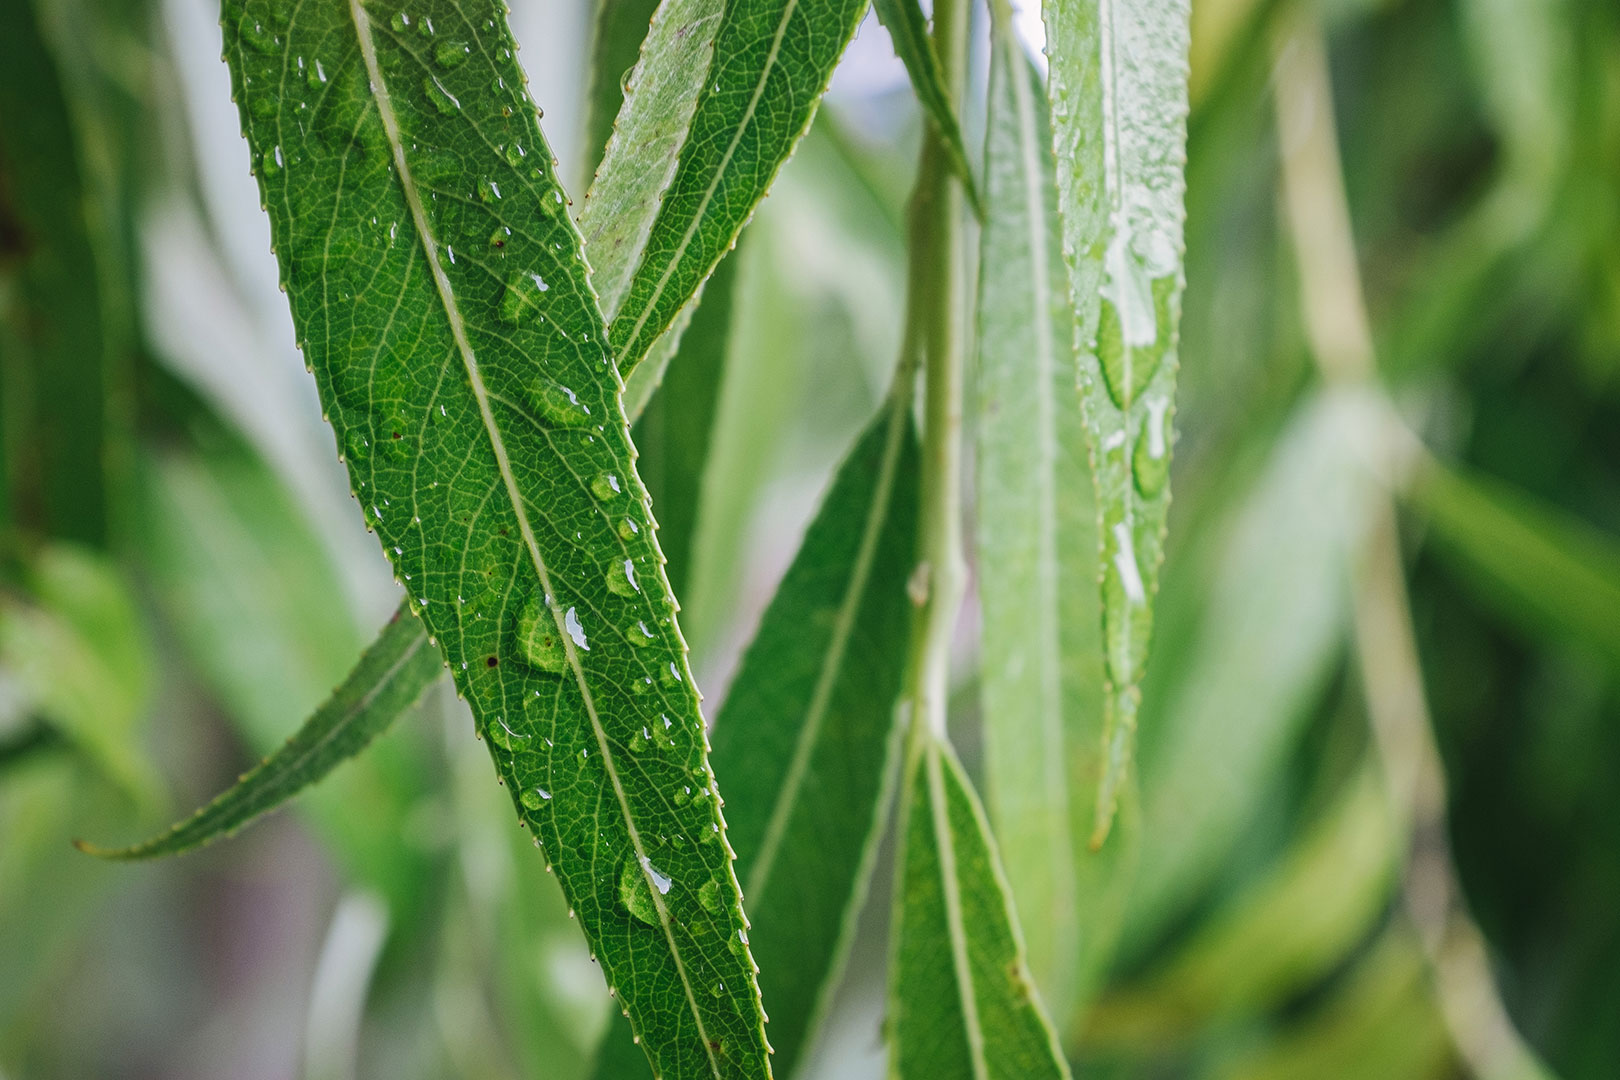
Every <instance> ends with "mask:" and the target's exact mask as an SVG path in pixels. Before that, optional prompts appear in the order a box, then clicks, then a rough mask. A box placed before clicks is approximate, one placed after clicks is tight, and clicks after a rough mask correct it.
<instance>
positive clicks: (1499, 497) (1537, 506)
mask: <svg viewBox="0 0 1620 1080" xmlns="http://www.w3.org/2000/svg"><path fill="white" fill-rule="evenodd" d="M1412 497H1413V499H1414V501H1415V502H1416V503H1417V505H1418V506H1419V507H1421V508H1422V509H1424V510H1425V511H1427V512H1428V515H1429V527H1430V532H1431V535H1432V536H1433V538H1434V540H1435V548H1436V551H1437V552H1438V553H1439V554H1441V555H1442V556H1444V557H1445V558H1446V559H1448V560H1449V561H1450V562H1451V563H1452V565H1453V567H1454V568H1455V569H1456V571H1458V572H1459V574H1460V576H1461V577H1462V579H1463V580H1464V581H1465V582H1466V583H1468V584H1470V585H1472V586H1473V587H1474V588H1475V590H1476V591H1477V592H1478V593H1479V594H1480V595H1481V596H1482V597H1483V598H1484V600H1485V601H1486V603H1488V604H1490V605H1491V606H1492V607H1494V608H1496V609H1497V610H1498V611H1500V612H1501V613H1502V614H1503V615H1505V616H1506V617H1507V618H1509V619H1511V620H1513V621H1514V622H1516V623H1518V624H1519V625H1520V626H1521V627H1523V628H1524V629H1525V630H1526V631H1527V632H1528V633H1530V634H1532V635H1535V636H1537V637H1540V636H1543V635H1546V636H1550V637H1554V638H1563V639H1565V640H1570V641H1574V642H1577V643H1579V644H1581V645H1583V646H1585V647H1586V648H1588V649H1590V650H1592V651H1593V652H1594V653H1597V654H1598V655H1600V656H1602V657H1604V658H1605V659H1606V660H1607V661H1608V662H1609V663H1610V664H1613V665H1620V625H1617V624H1616V619H1615V613H1616V612H1617V611H1620V540H1616V539H1615V537H1613V536H1612V535H1609V534H1607V533H1603V532H1600V531H1599V530H1597V529H1595V528H1593V527H1592V526H1590V525H1588V524H1586V523H1585V522H1584V521H1581V520H1580V519H1578V518H1575V517H1573V516H1572V515H1569V514H1567V513H1565V512H1563V511H1561V510H1559V509H1557V508H1556V507H1553V506H1550V505H1548V504H1546V503H1543V502H1540V501H1538V500H1537V499H1535V498H1534V497H1533V496H1531V495H1529V494H1528V493H1526V492H1523V491H1519V490H1516V489H1515V488H1513V487H1511V486H1509V485H1507V484H1504V483H1502V482H1501V481H1498V480H1493V479H1491V478H1490V477H1487V476H1483V475H1478V474H1468V473H1464V472H1461V471H1454V470H1451V469H1447V468H1445V467H1444V466H1442V465H1439V464H1437V463H1433V462H1430V463H1427V464H1426V465H1425V467H1424V469H1423V470H1422V472H1421V473H1420V474H1419V477H1418V482H1417V483H1416V484H1415V485H1414V486H1413V490H1412Z"/></svg>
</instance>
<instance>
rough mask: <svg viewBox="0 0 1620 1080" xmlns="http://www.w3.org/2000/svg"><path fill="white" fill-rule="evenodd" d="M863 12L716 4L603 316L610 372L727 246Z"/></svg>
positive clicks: (836, 0)
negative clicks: (697, 75)
mask: <svg viewBox="0 0 1620 1080" xmlns="http://www.w3.org/2000/svg"><path fill="white" fill-rule="evenodd" d="M710 2H712V0H710ZM865 11H866V3H865V0H826V2H823V3H815V4H801V3H798V2H796V0H740V2H736V3H731V4H728V5H727V6H726V11H725V17H724V18H723V20H722V21H721V23H720V28H719V31H718V33H717V34H716V36H715V39H714V50H713V55H714V57H715V61H714V64H713V65H712V67H711V68H710V70H709V72H708V81H707V84H706V85H705V86H704V88H703V93H702V95H701V96H700V97H699V98H698V102H697V109H696V111H695V112H694V113H693V115H692V123H691V128H690V130H689V132H688V134H687V136H686V142H685V145H684V146H683V147H682V148H681V152H680V160H679V163H678V164H677V165H676V168H675V174H674V177H673V178H672V179H671V180H670V182H669V185H668V187H667V189H666V190H665V191H664V194H663V199H662V201H661V202H660V203H659V205H658V216H657V218H656V219H655V220H654V221H653V222H652V227H651V231H650V232H649V233H648V234H647V237H646V244H645V246H644V248H643V249H642V252H641V254H640V261H639V263H637V265H636V268H635V275H634V277H633V278H632V279H631V280H630V284H629V287H628V290H627V292H626V293H625V299H624V302H623V303H622V304H621V305H618V309H617V310H616V311H615V313H614V314H613V315H612V329H611V338H612V342H613V351H614V355H615V357H616V359H617V360H618V363H619V366H620V368H621V369H624V370H629V369H631V368H634V367H635V365H636V363H637V362H638V361H639V360H640V359H641V357H642V356H644V355H645V354H646V352H647V350H648V349H649V348H651V346H652V343H653V341H654V340H655V339H657V337H658V336H659V335H660V334H662V333H663V332H664V331H665V330H666V329H668V327H669V326H670V324H671V323H672V322H673V321H674V320H675V317H676V313H677V312H679V311H680V310H681V308H683V307H685V305H686V302H687V300H689V299H690V298H691V296H692V294H693V293H694V292H696V291H697V288H698V286H699V285H701V284H702V282H703V280H704V279H705V278H707V277H708V276H709V274H710V272H712V271H713V270H714V267H715V264H717V263H718V262H719V261H720V259H721V258H722V257H723V256H724V255H725V253H726V252H727V251H729V250H730V249H731V246H732V245H733V244H734V243H736V240H737V234H738V232H739V231H740V230H741V229H742V227H743V225H744V224H746V223H747V221H748V218H749V217H750V216H751V215H752V214H753V212H754V207H755V205H756V204H757V203H758V202H759V200H760V199H762V198H764V196H765V192H766V190H767V189H768V188H769V187H770V183H771V181H772V180H773V179H774V178H775V176H776V172H777V170H778V169H779V168H781V166H782V163H783V162H784V161H786V160H787V158H788V156H789V155H790V154H792V152H793V147H794V145H795V144H797V142H798V141H799V137H800V136H801V135H803V134H804V132H805V130H806V129H807V128H808V127H809V126H810V120H811V118H812V117H813V116H814V115H815V110H816V105H817V103H818V102H819V101H820V99H821V94H822V92H823V91H824V90H826V88H827V82H828V80H829V79H831V78H832V72H833V68H834V66H835V65H837V63H838V59H839V57H840V56H842V55H843V51H844V46H845V45H847V44H848V43H849V39H850V38H851V37H852V36H853V35H854V33H855V27H856V25H857V24H858V23H859V22H860V20H861V16H862V15H863V14H864V13H865ZM656 31H657V25H656V20H655V25H654V33H656ZM693 36H696V35H693ZM649 44H650V39H649ZM635 78H636V76H635V75H632V76H631V81H632V83H633V82H634V80H635ZM631 100H632V103H633V101H634V98H632V99H631ZM637 152H640V151H639V149H638V151H637ZM610 157H611V151H610ZM603 168H604V170H605V169H606V168H607V165H606V163H604V165H603ZM594 257H595V256H593V258H594Z"/></svg>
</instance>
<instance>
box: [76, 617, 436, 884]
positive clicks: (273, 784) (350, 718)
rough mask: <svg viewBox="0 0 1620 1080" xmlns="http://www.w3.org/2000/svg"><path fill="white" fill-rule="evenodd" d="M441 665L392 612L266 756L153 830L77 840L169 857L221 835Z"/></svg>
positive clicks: (339, 752)
mask: <svg viewBox="0 0 1620 1080" xmlns="http://www.w3.org/2000/svg"><path fill="white" fill-rule="evenodd" d="M443 669H444V661H443V658H441V657H440V656H439V651H438V650H437V649H434V648H432V647H431V646H429V645H428V642H427V637H426V635H424V634H423V633H422V631H421V624H420V623H419V622H418V621H417V620H415V619H412V618H410V617H409V616H408V615H402V614H401V613H398V612H396V613H395V614H394V616H393V618H392V619H390V620H389V623H388V625H387V626H386V627H384V628H383V632H382V635H381V636H380V637H378V638H377V640H376V641H375V642H373V643H372V645H371V647H370V648H368V649H367V650H366V652H365V654H364V655H363V656H361V657H360V662H359V664H357V665H356V666H355V669H354V670H353V671H352V672H350V673H349V677H348V678H347V679H346V680H344V683H343V685H342V686H340V687H338V688H337V690H336V691H334V692H333V694H332V696H331V697H330V698H328V699H327V700H326V702H325V703H324V704H322V706H321V707H320V708H319V709H317V710H315V713H314V715H312V716H311V717H310V718H309V719H308V720H306V721H304V726H303V727H301V728H299V729H298V731H297V733H296V734H295V735H293V737H292V738H291V739H289V740H287V742H286V744H285V745H283V746H282V747H281V749H279V750H277V751H276V752H275V753H274V754H272V755H270V756H269V757H268V758H266V759H265V760H264V761H263V762H262V763H260V764H259V765H258V766H256V767H255V768H254V769H252V770H251V771H249V772H248V773H246V774H245V775H243V777H242V778H241V779H240V780H239V781H237V783H236V784H235V785H233V786H232V787H231V788H230V789H229V790H227V791H225V792H224V793H223V794H221V795H220V796H219V797H218V798H216V799H214V800H213V801H212V802H210V803H209V804H208V805H207V806H204V807H203V808H202V809H200V810H198V811H197V812H196V813H195V814H193V815H192V816H191V817H189V818H187V819H186V820H184V821H181V822H179V823H177V824H175V825H174V826H173V827H172V828H170V829H168V830H167V831H166V832H164V833H162V834H161V835H158V836H155V837H153V838H152V839H150V840H147V841H144V842H142V843H139V844H135V845H133V846H131V847H125V848H102V847H97V846H95V845H93V844H86V843H82V842H81V843H79V845H78V847H79V850H81V851H84V852H87V853H89V854H91V855H99V856H101V857H102V858H107V859H151V858H155V857H157V856H159V855H176V854H179V853H180V852H182V851H190V850H191V849H193V848H197V847H201V846H203V845H204V844H208V843H211V842H213V841H214V840H216V839H218V838H219V837H221V836H229V835H230V834H231V833H234V832H236V831H237V830H238V829H240V828H242V827H243V826H244V825H247V824H248V823H249V822H251V821H253V820H254V819H255V818H257V817H259V816H260V815H262V814H267V813H269V812H270V811H271V810H274V809H275V808H276V807H277V806H280V805H281V804H282V803H284V802H286V801H287V800H288V799H290V798H292V797H293V796H294V795H296V794H298V793H299V792H300V791H302V790H303V789H304V788H306V787H308V786H309V785H311V784H313V783H315V782H316V781H318V780H320V779H321V778H322V777H324V776H325V775H326V774H327V773H329V772H331V771H332V770H333V769H334V768H336V767H337V766H338V765H340V764H342V763H343V762H344V761H347V760H348V759H349V758H351V757H353V756H354V755H356V754H358V753H359V752H360V751H362V750H364V749H365V748H366V747H367V746H369V745H370V744H371V740H372V739H375V738H376V737H377V736H378V735H381V734H382V733H383V732H384V731H385V730H387V728H388V725H389V724H391V723H393V720H394V718H395V717H396V716H398V715H399V714H400V713H402V712H404V711H405V710H406V709H408V708H410V707H411V706H412V705H413V704H415V703H416V700H417V698H419V697H421V696H422V691H423V690H425V689H426V688H427V686H428V684H429V683H431V682H433V680H434V679H436V678H438V676H439V673H440V672H441V671H442V670H443Z"/></svg>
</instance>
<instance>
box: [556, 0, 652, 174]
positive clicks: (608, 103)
mask: <svg viewBox="0 0 1620 1080" xmlns="http://www.w3.org/2000/svg"><path fill="white" fill-rule="evenodd" d="M595 6H596V15H595V18H594V19H593V21H592V25H591V69H590V82H589V84H588V86H587V88H586V92H585V122H584V123H585V154H586V159H585V167H584V176H583V177H582V179H583V180H584V181H585V182H583V183H580V184H578V185H576V190H587V189H589V187H590V182H589V181H590V178H591V177H592V176H593V175H594V174H595V172H596V168H597V166H598V165H600V164H601V163H602V155H603V153H604V152H605V151H606V150H607V144H608V140H609V139H610V138H612V137H613V123H614V120H615V119H616V118H617V117H618V115H619V109H620V107H621V106H622V105H623V104H624V98H625V92H624V85H625V83H626V82H627V81H628V78H629V75H630V69H631V68H633V67H635V66H636V59H637V57H639V56H640V55H641V43H642V42H643V41H645V40H646V39H647V32H648V26H649V25H650V24H651V22H652V18H653V13H654V12H656V11H657V10H658V6H659V5H658V0H596V5H595ZM672 153H673V151H672Z"/></svg>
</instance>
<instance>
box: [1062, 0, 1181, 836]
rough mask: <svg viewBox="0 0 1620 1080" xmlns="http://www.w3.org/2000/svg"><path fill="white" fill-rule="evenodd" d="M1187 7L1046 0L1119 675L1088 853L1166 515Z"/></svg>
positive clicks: (1142, 639) (1117, 775) (1112, 654)
mask: <svg viewBox="0 0 1620 1080" xmlns="http://www.w3.org/2000/svg"><path fill="white" fill-rule="evenodd" d="M1187 8H1188V5H1187V2H1186V0H1148V2H1144V3H1138V4H1131V5H1119V4H1116V3H1114V2H1113V0H1046V2H1045V5H1044V14H1045V20H1046V27H1047V52H1048V54H1049V55H1050V57H1051V74H1050V83H1049V93H1050V97H1051V104H1052V135H1053V145H1054V147H1055V149H1056V155H1057V188H1058V208H1059V211H1060V212H1061V214H1062V218H1063V252H1064V257H1065V259H1066V260H1067V261H1068V264H1069V275H1070V282H1071V286H1072V289H1073V294H1074V302H1075V312H1076V319H1075V333H1076V338H1075V340H1076V342H1077V345H1078V348H1079V350H1080V354H1081V386H1082V390H1083V393H1084V400H1085V405H1086V410H1085V414H1086V422H1087V426H1088V427H1089V429H1090V432H1091V440H1092V467H1093V471H1094V474H1095V481H1096V491H1097V500H1098V504H1099V507H1100V510H1101V513H1100V522H1101V545H1102V549H1101V572H1102V597H1103V638H1104V650H1105V652H1104V655H1105V657H1106V660H1107V662H1106V665H1105V670H1106V673H1107V680H1108V686H1107V692H1106V695H1105V698H1106V712H1105V716H1104V734H1103V740H1104V749H1103V754H1104V768H1103V774H1102V778H1101V782H1100V784H1099V786H1098V788H1097V793H1096V814H1095V819H1094V822H1093V827H1092V830H1091V843H1092V845H1093V846H1094V847H1100V846H1101V845H1102V843H1103V841H1104V840H1105V839H1106V838H1107V835H1108V830H1109V826H1110V823H1111V821H1112V820H1113V816H1114V805H1115V800H1116V798H1117V793H1118V791H1119V787H1120V784H1121V782H1122V781H1123V779H1124V777H1125V775H1126V772H1127V770H1128V768H1129V765H1130V760H1131V752H1132V747H1133V745H1134V742H1135V737H1136V714H1137V709H1138V707H1139V703H1140V699H1141V692H1140V690H1139V689H1138V684H1139V683H1140V681H1141V678H1142V667H1143V665H1144V664H1145V663H1146V661H1147V655H1148V646H1149V642H1150V641H1151V639H1152V630H1153V596H1154V593H1155V592H1156V591H1157V589H1158V581H1159V564H1160V562H1161V561H1162V559H1163V557H1164V527H1165V516H1166V513H1167V512H1168V510H1169V505H1170V486H1169V477H1170V450H1171V443H1172V442H1173V441H1174V440H1173V438H1172V430H1171V422H1172V415H1173V402H1174V398H1175V377H1176V363H1177V361H1176V340H1177V328H1178V325H1179V322H1180V311H1181V291H1182V283H1183V267H1182V251H1183V248H1182V221H1183V219H1184V217H1185V209H1184V205H1183V204H1184V194H1185V188H1186V183H1185V175H1184V168H1185V164H1186V149H1185V147H1186V139H1187V47H1188V39H1187V35H1188V30H1187V19H1188V14H1187Z"/></svg>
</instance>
